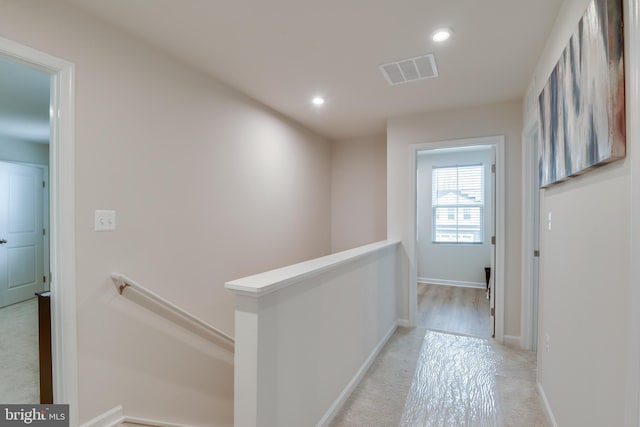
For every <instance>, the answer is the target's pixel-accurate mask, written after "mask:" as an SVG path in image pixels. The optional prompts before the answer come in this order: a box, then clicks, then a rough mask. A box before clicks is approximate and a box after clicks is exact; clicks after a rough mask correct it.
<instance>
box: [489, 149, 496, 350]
mask: <svg viewBox="0 0 640 427" xmlns="http://www.w3.org/2000/svg"><path fill="white" fill-rule="evenodd" d="M495 165H496V150H495V149H494V150H493V161H492V165H491V184H490V185H491V187H490V188H491V278H490V280H489V307H490V316H491V336H492V337H494V338H495V336H496V279H495V277H496V244H495V243H496V237H495V236H496V166H495Z"/></svg>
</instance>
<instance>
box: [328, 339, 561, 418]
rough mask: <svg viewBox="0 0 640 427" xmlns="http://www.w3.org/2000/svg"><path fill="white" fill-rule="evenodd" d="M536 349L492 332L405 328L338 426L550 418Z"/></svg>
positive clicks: (352, 399) (374, 367)
mask: <svg viewBox="0 0 640 427" xmlns="http://www.w3.org/2000/svg"><path fill="white" fill-rule="evenodd" d="M550 425H551V424H550V423H549V420H548V419H547V416H546V414H545V411H544V407H543V404H542V400H541V398H540V396H539V395H538V391H537V389H536V386H535V356H534V353H532V352H527V351H519V350H513V349H509V348H506V347H504V346H500V345H498V344H496V343H495V342H494V341H493V340H491V339H484V338H476V337H468V336H461V335H454V334H446V333H440V332H435V331H429V330H425V329H419V328H416V329H404V328H400V329H398V331H397V332H396V333H395V334H394V335H393V336H392V337H391V339H390V340H389V342H388V343H387V345H386V346H385V347H384V348H383V350H382V352H381V353H380V355H379V357H378V358H377V359H376V361H375V362H374V364H373V365H372V366H371V368H370V369H369V371H368V372H367V374H366V375H365V377H364V379H363V380H362V382H361V383H360V384H359V385H358V387H357V388H356V390H355V391H354V392H353V394H352V395H351V397H350V398H349V399H348V401H347V402H346V404H345V405H344V407H343V409H342V410H341V411H340V413H339V414H338V415H337V416H336V418H335V419H334V421H333V423H332V426H334V427H350V426H367V427H377V426H380V427H387V426H411V427H414V426H433V427H435V426H469V427H501V426H511V427H520V426H521V427H534V426H535V427H543V426H544V427H546V426H550Z"/></svg>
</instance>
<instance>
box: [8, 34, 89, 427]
mask: <svg viewBox="0 0 640 427" xmlns="http://www.w3.org/2000/svg"><path fill="white" fill-rule="evenodd" d="M0 57H1V58H3V59H5V60H8V61H9V62H14V63H17V64H21V65H23V66H27V67H29V68H32V69H34V70H39V71H41V72H43V73H45V74H46V75H47V76H48V79H49V84H50V93H49V97H50V102H49V106H48V109H47V111H48V117H49V125H48V129H49V154H48V156H47V158H48V162H49V163H48V164H49V174H48V175H49V183H48V184H47V183H46V182H45V186H48V187H49V191H48V192H47V193H46V194H48V195H49V206H50V209H49V214H50V215H49V221H48V222H49V233H48V240H49V243H48V244H45V250H46V248H49V254H48V255H45V258H47V259H50V268H49V271H48V274H47V272H45V274H44V279H45V281H48V282H49V283H48V286H49V287H50V292H51V300H50V310H51V311H50V316H47V317H49V318H50V319H51V327H50V331H51V334H50V336H51V344H50V346H49V347H50V348H51V356H52V364H51V367H52V380H53V381H52V386H53V389H52V395H53V403H66V404H69V405H70V406H69V423H70V425H76V424H77V418H78V378H77V376H78V374H77V372H78V364H77V325H76V315H77V313H76V293H75V202H74V187H75V164H74V128H75V125H74V115H75V113H74V98H75V89H74V65H73V64H72V63H69V62H67V61H65V60H62V59H59V58H56V57H54V56H51V55H49V54H46V53H44V52H41V51H38V50H36V49H32V48H30V47H28V46H25V45H22V44H19V43H16V42H14V41H11V40H8V39H5V38H0ZM24 163H30V162H24ZM44 174H45V175H46V172H44ZM45 181H46V180H45ZM43 221H44V220H43Z"/></svg>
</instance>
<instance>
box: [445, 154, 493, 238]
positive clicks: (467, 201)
mask: <svg viewBox="0 0 640 427" xmlns="http://www.w3.org/2000/svg"><path fill="white" fill-rule="evenodd" d="M432 189H433V190H432V206H433V221H432V223H433V227H432V241H433V243H483V240H484V165H482V164H473V165H462V166H459V165H456V166H445V167H438V166H434V167H433V169H432Z"/></svg>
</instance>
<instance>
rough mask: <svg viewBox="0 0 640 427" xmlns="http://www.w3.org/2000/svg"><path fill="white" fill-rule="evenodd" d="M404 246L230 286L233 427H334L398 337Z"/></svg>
mask: <svg viewBox="0 0 640 427" xmlns="http://www.w3.org/2000/svg"><path fill="white" fill-rule="evenodd" d="M398 247H399V244H398V242H387V241H382V242H377V243H372V244H370V245H365V246H361V247H358V248H354V249H350V250H347V251H343V252H339V253H335V254H331V255H329V256H326V257H322V258H318V259H314V260H310V261H307V262H304V263H301V264H298V265H291V266H287V267H285V268H282V269H278V270H275V271H269V272H265V273H262V274H258V275H255V276H251V277H246V278H242V279H238V280H234V281H232V282H229V283H228V284H227V287H228V288H229V289H232V290H233V291H234V292H235V293H236V331H237V335H236V356H235V360H236V366H235V373H236V378H235V387H236V388H235V393H236V394H235V395H236V408H235V421H234V426H235V427H255V426H278V427H299V426H317V425H327V424H328V422H329V421H330V420H331V418H332V417H333V416H335V414H336V412H337V410H338V409H339V408H340V406H341V405H342V404H343V403H344V402H345V401H346V399H347V398H348V397H349V394H350V392H351V391H352V390H353V388H355V386H356V385H357V383H358V381H359V379H361V378H362V376H363V375H364V374H365V372H366V370H367V368H368V367H369V365H370V364H371V362H373V360H374V358H375V355H376V354H377V353H378V352H379V351H380V350H381V348H382V346H383V345H384V343H385V342H386V340H387V339H388V338H389V337H390V336H391V334H392V333H393V331H394V330H395V328H396V319H397V318H396V311H395V298H394V294H395V284H396V282H395V269H396V265H395V258H396V252H397V249H398Z"/></svg>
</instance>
